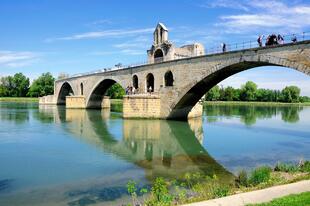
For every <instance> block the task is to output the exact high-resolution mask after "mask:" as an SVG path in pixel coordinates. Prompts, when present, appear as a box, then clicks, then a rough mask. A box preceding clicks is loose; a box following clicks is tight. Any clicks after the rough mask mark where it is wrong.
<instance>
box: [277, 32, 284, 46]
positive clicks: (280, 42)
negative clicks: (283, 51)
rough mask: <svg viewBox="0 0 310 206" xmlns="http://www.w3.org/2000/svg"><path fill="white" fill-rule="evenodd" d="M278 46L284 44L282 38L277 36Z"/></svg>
mask: <svg viewBox="0 0 310 206" xmlns="http://www.w3.org/2000/svg"><path fill="white" fill-rule="evenodd" d="M278 44H284V38H283V37H282V36H281V35H280V34H278Z"/></svg>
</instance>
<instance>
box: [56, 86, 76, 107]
mask: <svg viewBox="0 0 310 206" xmlns="http://www.w3.org/2000/svg"><path fill="white" fill-rule="evenodd" d="M70 95H74V93H73V89H72V87H71V85H70V84H69V83H68V82H65V83H63V84H62V86H61V88H60V91H59V94H58V98H57V104H61V105H65V104H66V96H70Z"/></svg>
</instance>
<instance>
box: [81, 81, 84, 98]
mask: <svg viewBox="0 0 310 206" xmlns="http://www.w3.org/2000/svg"><path fill="white" fill-rule="evenodd" d="M80 90H81V91H80V93H81V95H84V85H83V83H82V82H81V84H80Z"/></svg>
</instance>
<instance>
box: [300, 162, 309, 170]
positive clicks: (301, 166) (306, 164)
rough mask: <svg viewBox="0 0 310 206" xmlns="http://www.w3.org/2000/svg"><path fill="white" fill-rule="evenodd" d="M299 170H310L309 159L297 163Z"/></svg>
mask: <svg viewBox="0 0 310 206" xmlns="http://www.w3.org/2000/svg"><path fill="white" fill-rule="evenodd" d="M299 168H300V171H301V172H310V161H305V162H303V163H302V164H300V165H299Z"/></svg>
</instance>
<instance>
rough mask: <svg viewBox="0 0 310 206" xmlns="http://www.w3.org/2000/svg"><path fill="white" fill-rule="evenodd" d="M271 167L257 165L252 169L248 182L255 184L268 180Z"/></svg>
mask: <svg viewBox="0 0 310 206" xmlns="http://www.w3.org/2000/svg"><path fill="white" fill-rule="evenodd" d="M270 173H271V168H270V167H267V166H263V167H259V168H257V169H255V170H253V171H252V173H251V176H250V178H249V183H250V184H251V185H253V186H256V185H258V184H260V183H264V182H268V180H269V179H270Z"/></svg>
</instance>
